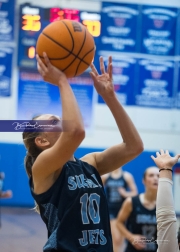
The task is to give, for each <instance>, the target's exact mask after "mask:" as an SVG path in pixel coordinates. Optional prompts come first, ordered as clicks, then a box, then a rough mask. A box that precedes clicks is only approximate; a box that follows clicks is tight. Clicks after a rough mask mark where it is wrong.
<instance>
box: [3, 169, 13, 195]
mask: <svg viewBox="0 0 180 252" xmlns="http://www.w3.org/2000/svg"><path fill="white" fill-rule="evenodd" d="M4 179H5V174H4V172H0V199H9V198H12V195H13V193H12V191H11V190H7V191H3V181H4Z"/></svg>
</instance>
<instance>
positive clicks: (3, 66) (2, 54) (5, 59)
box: [0, 47, 13, 96]
mask: <svg viewBox="0 0 180 252" xmlns="http://www.w3.org/2000/svg"><path fill="white" fill-rule="evenodd" d="M12 55H13V49H12V48H6V47H0V96H10V95H11V76H12Z"/></svg>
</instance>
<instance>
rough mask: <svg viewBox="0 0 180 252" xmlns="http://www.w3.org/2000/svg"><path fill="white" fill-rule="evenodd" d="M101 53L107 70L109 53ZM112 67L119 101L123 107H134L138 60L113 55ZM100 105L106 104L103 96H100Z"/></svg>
mask: <svg viewBox="0 0 180 252" xmlns="http://www.w3.org/2000/svg"><path fill="white" fill-rule="evenodd" d="M100 53H101V55H102V56H103V59H104V64H105V68H106V69H107V65H108V57H109V52H102V51H101V52H100ZM112 65H113V84H114V90H115V92H116V96H117V98H118V100H119V101H120V103H121V104H122V105H134V92H135V89H134V87H135V82H136V79H137V78H135V75H136V59H134V58H131V57H127V56H126V57H123V56H117V55H116V56H115V55H113V62H112ZM98 70H99V69H98ZM98 103H105V102H104V100H103V99H102V97H101V96H98Z"/></svg>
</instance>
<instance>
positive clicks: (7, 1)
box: [0, 0, 15, 42]
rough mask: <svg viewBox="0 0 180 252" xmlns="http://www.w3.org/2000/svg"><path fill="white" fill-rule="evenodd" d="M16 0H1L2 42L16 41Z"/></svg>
mask: <svg viewBox="0 0 180 252" xmlns="http://www.w3.org/2000/svg"><path fill="white" fill-rule="evenodd" d="M14 13H15V0H0V42H13V41H14Z"/></svg>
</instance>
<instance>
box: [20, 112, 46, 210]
mask: <svg viewBox="0 0 180 252" xmlns="http://www.w3.org/2000/svg"><path fill="white" fill-rule="evenodd" d="M38 117H39V116H36V117H33V118H32V120H36V119H37V118H38ZM39 135H40V133H39V132H26V131H25V132H23V134H22V137H23V142H24V145H25V146H26V150H27V152H26V156H25V158H24V165H25V169H26V173H27V175H28V177H29V178H30V177H32V166H33V164H34V162H35V160H36V158H37V157H38V155H39V154H40V153H41V152H42V150H41V149H39V148H38V147H37V145H36V143H35V138H36V137H37V136H39ZM35 205H36V206H35V210H36V211H37V212H39V206H38V204H37V203H36V202H35Z"/></svg>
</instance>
